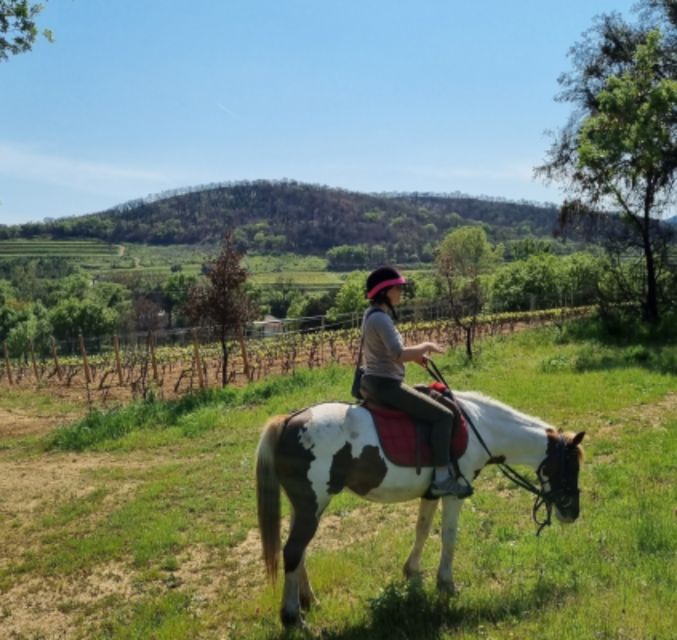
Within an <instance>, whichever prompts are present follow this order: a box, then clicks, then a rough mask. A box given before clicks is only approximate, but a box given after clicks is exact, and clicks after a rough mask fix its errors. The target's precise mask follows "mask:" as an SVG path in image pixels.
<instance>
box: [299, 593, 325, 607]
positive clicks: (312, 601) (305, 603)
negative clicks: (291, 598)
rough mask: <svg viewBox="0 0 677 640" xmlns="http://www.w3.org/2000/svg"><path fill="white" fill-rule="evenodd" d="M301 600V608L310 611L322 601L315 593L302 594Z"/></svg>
mask: <svg viewBox="0 0 677 640" xmlns="http://www.w3.org/2000/svg"><path fill="white" fill-rule="evenodd" d="M300 601H301V609H302V610H303V611H310V609H312V607H316V606H317V605H319V604H320V601H319V600H318V599H317V597H316V596H315V594H314V593H311V594H309V595H302V596H301V597H300Z"/></svg>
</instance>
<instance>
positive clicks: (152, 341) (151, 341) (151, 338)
mask: <svg viewBox="0 0 677 640" xmlns="http://www.w3.org/2000/svg"><path fill="white" fill-rule="evenodd" d="M148 350H149V351H150V362H151V366H152V367H153V380H154V381H155V382H157V381H158V373H157V358H156V357H155V336H154V335H153V333H152V332H151V331H149V332H148Z"/></svg>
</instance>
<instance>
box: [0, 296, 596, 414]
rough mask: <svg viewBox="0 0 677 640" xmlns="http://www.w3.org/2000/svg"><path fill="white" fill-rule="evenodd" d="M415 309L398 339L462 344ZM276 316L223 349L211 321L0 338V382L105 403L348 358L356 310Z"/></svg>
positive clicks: (491, 321) (517, 316) (479, 331)
mask: <svg viewBox="0 0 677 640" xmlns="http://www.w3.org/2000/svg"><path fill="white" fill-rule="evenodd" d="M590 311H591V308H590V307H579V308H567V309H555V310H547V311H537V312H523V313H507V314H496V315H491V316H483V317H481V318H479V320H478V322H477V324H476V326H475V328H474V338H475V339H478V338H480V339H481V338H482V337H483V336H486V335H496V334H497V333H506V332H512V331H515V330H516V329H517V328H521V327H524V326H527V325H529V326H538V325H543V324H547V323H552V322H559V321H562V320H564V319H566V318H572V317H579V316H581V315H585V314H588V313H589V312H590ZM420 312H421V310H420V309H417V308H414V307H412V308H409V309H404V310H403V313H402V316H403V317H402V319H401V322H400V324H399V325H398V326H399V329H400V332H401V333H402V335H403V338H404V340H405V342H406V343H409V344H412V343H416V342H420V341H423V340H434V341H436V342H439V343H441V344H447V345H450V346H455V345H460V344H463V342H464V341H465V333H464V332H463V330H462V329H461V328H460V327H458V326H457V325H456V323H454V322H452V321H451V320H449V319H442V318H439V319H429V320H417V319H416V318H417V317H421V316H422V315H427V316H428V317H429V316H430V309H428V310H427V313H426V314H421V313H420ZM433 315H434V314H433ZM277 323H278V324H276V325H274V326H270V327H267V328H266V326H263V327H262V326H260V325H259V326H251V327H249V328H248V331H247V333H246V334H242V335H241V336H236V337H233V338H231V339H229V340H227V341H226V353H225V354H224V352H223V349H222V346H221V343H220V341H219V340H218V338H217V334H216V332H215V329H214V328H213V327H202V328H197V327H193V328H188V329H178V330H174V331H164V332H160V333H147V334H132V335H128V336H124V337H120V336H117V335H114V336H110V337H105V338H103V337H97V338H93V339H92V338H90V339H85V338H84V337H83V336H79V338H78V339H77V340H75V341H67V342H61V343H58V342H56V341H55V340H53V339H52V341H51V344H50V348H49V350H48V353H45V351H44V350H43V352H42V353H36V351H35V350H34V349H32V348H29V349H28V351H27V352H26V353H22V354H20V355H18V356H17V355H14V356H12V355H10V353H9V351H8V348H7V344H6V343H5V344H4V345H3V358H4V362H3V366H2V367H0V384H3V385H6V386H10V387H14V388H17V387H18V388H22V387H23V388H26V387H28V388H30V387H33V388H35V387H37V388H43V389H44V388H48V389H49V390H50V391H54V392H55V393H57V394H59V395H63V396H69V395H78V396H79V395H82V394H86V398H87V400H88V401H89V402H90V403H91V402H94V401H99V402H101V403H103V404H105V403H106V402H107V401H110V400H113V401H119V400H127V399H130V398H137V397H146V396H147V395H148V393H149V392H152V393H154V394H156V395H158V396H160V397H173V396H176V395H180V394H183V393H186V392H190V391H194V390H197V389H204V388H207V387H213V386H220V385H221V384H222V383H223V382H224V377H225V382H226V383H228V384H236V385H242V384H246V383H249V382H252V381H256V380H260V379H262V378H265V377H266V376H269V375H272V374H287V373H293V372H294V371H296V370H298V369H303V368H305V369H313V368H317V367H323V366H325V365H327V364H329V363H338V364H350V363H354V362H355V360H356V357H357V351H358V348H359V339H360V332H359V324H360V314H350V315H348V316H343V317H341V318H337V319H334V320H333V321H329V320H327V318H324V317H317V318H302V319H298V318H296V319H293V320H287V321H277ZM224 369H225V376H224Z"/></svg>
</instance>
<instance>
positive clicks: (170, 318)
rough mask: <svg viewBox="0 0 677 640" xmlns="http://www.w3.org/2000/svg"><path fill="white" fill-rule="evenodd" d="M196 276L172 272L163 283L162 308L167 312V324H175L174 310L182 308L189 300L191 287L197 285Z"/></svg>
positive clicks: (169, 325)
mask: <svg viewBox="0 0 677 640" xmlns="http://www.w3.org/2000/svg"><path fill="white" fill-rule="evenodd" d="M195 280H196V278H195V276H193V275H188V274H185V273H181V272H177V273H172V275H171V276H169V278H167V280H166V281H165V282H164V283H163V284H162V286H161V292H162V308H163V309H164V310H165V311H166V312H167V326H168V327H169V328H170V329H171V328H172V327H173V326H174V323H175V318H174V310H175V309H181V308H182V307H184V306H185V304H186V301H187V300H188V294H189V291H190V288H191V287H192V286H194V285H195Z"/></svg>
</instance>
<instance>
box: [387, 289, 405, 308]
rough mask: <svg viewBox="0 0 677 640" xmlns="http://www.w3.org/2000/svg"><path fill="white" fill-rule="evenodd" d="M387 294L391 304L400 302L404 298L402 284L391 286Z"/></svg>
mask: <svg viewBox="0 0 677 640" xmlns="http://www.w3.org/2000/svg"><path fill="white" fill-rule="evenodd" d="M386 296H387V297H388V300H390V304H392V305H393V307H394V306H395V305H398V304H400V300H401V298H402V285H399V284H397V285H395V286H394V287H390V289H388V291H387V293H386Z"/></svg>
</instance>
